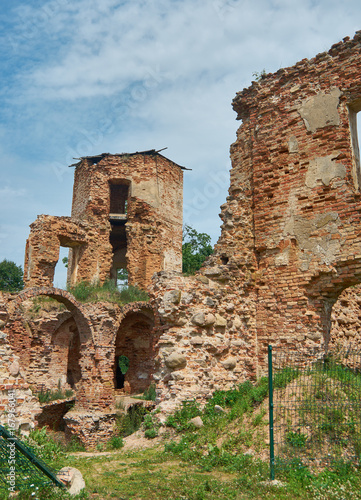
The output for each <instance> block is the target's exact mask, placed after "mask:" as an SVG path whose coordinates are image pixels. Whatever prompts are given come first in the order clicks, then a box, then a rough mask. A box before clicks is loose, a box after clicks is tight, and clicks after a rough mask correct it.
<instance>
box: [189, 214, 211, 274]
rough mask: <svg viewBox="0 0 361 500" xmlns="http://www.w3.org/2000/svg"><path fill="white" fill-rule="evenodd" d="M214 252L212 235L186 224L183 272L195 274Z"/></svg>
mask: <svg viewBox="0 0 361 500" xmlns="http://www.w3.org/2000/svg"><path fill="white" fill-rule="evenodd" d="M212 253H213V247H212V245H211V237H210V236H209V235H208V234H206V233H199V232H198V231H196V230H195V229H193V227H191V226H189V225H188V224H186V225H185V226H184V228H183V245H182V259H183V266H182V270H183V273H185V274H194V273H195V272H196V271H198V269H200V268H201V267H202V264H203V262H204V261H205V260H206V258H207V257H208V256H209V255H211V254H212Z"/></svg>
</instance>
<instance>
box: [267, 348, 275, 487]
mask: <svg viewBox="0 0 361 500" xmlns="http://www.w3.org/2000/svg"><path fill="white" fill-rule="evenodd" d="M268 394H269V452H270V478H271V481H273V480H274V478H275V448H274V435H273V370H272V346H271V345H269V346H268Z"/></svg>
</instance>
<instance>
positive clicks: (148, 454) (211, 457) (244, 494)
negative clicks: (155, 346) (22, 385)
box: [0, 372, 361, 500]
mask: <svg viewBox="0 0 361 500" xmlns="http://www.w3.org/2000/svg"><path fill="white" fill-rule="evenodd" d="M342 376H343V375H342ZM285 377H286V378H288V380H289V381H291V380H295V378H297V377H298V375H297V376H295V373H291V372H288V373H287V374H286V375H285ZM321 381H322V377H321V376H319V382H320V383H321ZM280 387H281V389H280V390H283V388H284V387H285V385H284V384H283V382H282V383H281V384H280ZM332 387H334V386H332ZM316 393H317V385H316ZM266 396H267V384H266V380H265V379H261V380H260V381H259V382H258V383H257V384H251V383H250V382H246V383H244V384H240V385H239V386H237V387H235V388H234V389H232V390H230V391H216V392H215V393H214V394H213V397H212V398H211V399H210V400H209V401H208V403H207V404H206V406H205V407H204V408H201V407H200V405H199V404H198V403H197V402H196V401H188V402H184V403H183V404H182V406H181V407H180V408H179V409H178V410H177V411H176V412H175V413H174V414H173V415H172V416H170V417H169V418H168V420H167V426H168V427H167V429H166V430H165V433H164V432H163V434H162V435H163V438H157V439H155V440H154V441H153V442H154V443H155V445H154V447H152V448H149V449H143V450H142V449H140V450H137V451H124V448H123V446H122V445H123V439H122V437H121V434H122V433H123V435H124V434H128V433H129V432H131V431H132V429H134V428H135V427H137V426H139V425H142V428H143V430H144V432H145V433H147V434H148V437H149V439H154V438H156V434H158V431H159V423H158V421H157V418H156V413H144V412H139V413H138V414H136V412H134V415H130V414H129V415H128V416H127V415H126V416H125V417H123V420H121V421H119V422H118V430H117V434H116V435H115V436H114V437H113V438H112V439H111V440H110V441H109V442H108V443H100V447H99V448H101V449H102V450H113V451H111V452H109V453H108V454H107V455H102V456H100V455H97V454H95V455H94V456H88V457H84V456H78V455H76V454H69V453H68V452H66V451H65V450H64V449H63V448H61V446H60V445H58V444H54V443H53V442H52V440H51V439H50V438H49V436H48V435H47V433H46V431H45V430H43V429H42V430H40V431H36V432H35V433H32V434H31V438H30V439H31V440H32V441H31V442H32V443H33V448H34V449H35V450H37V452H38V453H39V454H41V457H42V458H43V459H44V460H45V461H49V462H50V464H51V465H52V466H55V467H57V468H60V467H62V466H64V465H68V466H72V467H76V468H77V469H79V470H80V471H81V472H82V474H83V476H84V479H85V481H86V492H84V493H82V496H81V498H82V499H83V500H90V499H92V500H93V499H99V500H111V499H117V500H122V499H124V500H128V499H129V500H130V499H134V500H136V499H144V500H216V499H217V500H228V499H236V500H248V499H249V500H250V499H252V500H253V499H255V500H257V499H260V500H261V499H262V500H264V499H265V498H267V499H279V500H290V499H305V500H306V499H315V500H341V499H345V500H347V499H350V500H351V499H352V500H354V499H355V500H361V473H360V472H361V471H360V470H359V469H358V468H357V467H355V466H354V465H352V464H351V463H349V462H346V461H343V460H334V461H332V462H331V463H330V464H329V466H328V467H327V468H324V469H323V470H322V471H319V470H318V471H317V468H316V469H315V468H313V469H311V468H310V467H307V466H306V465H305V464H304V463H302V461H301V460H300V459H299V458H297V457H295V456H293V457H291V459H288V460H287V461H286V460H284V461H283V462H282V461H281V460H278V463H277V465H278V467H277V476H276V478H277V479H278V480H279V481H281V482H282V485H281V486H276V485H271V484H270V483H269V481H268V478H269V463H268V445H267V442H266V439H267V437H268V425H267V424H268V422H267V412H266V410H265V408H266V407H267V400H265V398H266ZM216 405H219V406H222V408H224V409H225V411H224V412H220V411H219V410H218V409H217V407H216ZM194 416H200V417H201V418H202V421H203V423H204V426H203V427H202V428H196V427H194V426H192V425H190V424H189V420H190V419H191V418H193V417H194ZM334 418H335V420H336V421H337V419H340V418H341V415H336V417H335V416H334ZM142 422H143V423H142ZM313 423H314V424H315V423H317V422H316V421H315V422H313ZM324 432H326V429H325V430H324ZM327 432H328V431H327ZM160 439H162V441H159V440H160ZM287 441H288V445H289V446H290V447H292V449H293V450H296V451H297V450H302V449H303V448H304V447H305V445H306V437H305V435H304V434H303V433H302V432H301V430H298V431H289V432H288V434H287ZM250 450H251V451H250ZM27 495H28V496H26V494H25V493H24V494H21V495H20V496H19V497H18V498H20V499H25V498H34V497H31V496H30V492H28V493H27ZM0 498H7V497H6V496H3V497H1V494H0ZM37 498H39V499H41V500H43V499H44V500H45V499H49V500H52V499H63V498H67V497H66V496H65V494H64V493H62V492H57V491H51V490H48V491H46V492H40V493H39V494H38V496H37ZM73 498H74V497H73Z"/></svg>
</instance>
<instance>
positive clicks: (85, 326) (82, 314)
mask: <svg viewBox="0 0 361 500" xmlns="http://www.w3.org/2000/svg"><path fill="white" fill-rule="evenodd" d="M42 295H43V296H46V297H51V298H53V299H55V300H57V301H58V302H60V303H61V304H64V305H65V306H66V307H67V309H68V310H69V311H70V312H71V313H72V315H73V317H74V320H75V322H76V325H77V327H78V330H79V335H80V341H81V342H82V343H86V342H88V341H90V340H92V341H93V343H94V332H93V328H92V326H91V319H90V318H89V316H88V315H87V313H86V311H85V309H84V308H83V306H82V304H81V303H80V302H78V301H77V300H76V298H75V297H74V296H73V295H72V294H71V293H69V292H67V291H66V290H62V289H61V288H53V287H34V288H27V289H25V290H23V291H21V292H20V293H19V294H18V296H17V297H16V299H14V300H13V301H12V302H11V303H10V304H9V310H10V312H15V311H16V308H17V307H18V306H20V305H21V303H22V302H24V301H25V300H28V299H32V298H34V297H39V296H42Z"/></svg>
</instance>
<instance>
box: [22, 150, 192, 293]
mask: <svg viewBox="0 0 361 500" xmlns="http://www.w3.org/2000/svg"><path fill="white" fill-rule="evenodd" d="M72 166H74V167H75V176H74V189H73V204H72V212H71V217H53V216H49V215H40V216H38V218H37V220H36V221H35V222H34V223H33V224H31V226H30V227H31V231H30V236H29V239H28V241H27V243H26V254H25V269H24V280H25V284H26V286H27V287H32V286H52V285H53V279H54V270H55V266H56V264H57V262H58V259H59V248H60V246H62V247H68V248H69V250H70V251H69V267H68V283H69V284H70V285H71V286H73V285H75V284H76V283H79V282H80V281H88V282H90V283H96V282H100V283H103V282H104V281H106V280H108V279H110V278H113V279H116V275H117V270H119V269H126V270H127V271H128V275H129V283H130V284H134V285H135V284H136V285H138V286H140V287H142V288H145V287H146V286H147V285H149V283H150V280H151V277H152V276H153V274H154V273H155V272H157V271H162V270H170V269H172V270H177V271H181V270H182V220H183V215H182V212H183V170H184V167H180V166H179V165H177V164H176V163H174V162H172V161H170V160H168V159H167V158H165V157H164V156H163V155H161V154H160V153H159V152H157V151H155V150H150V151H143V152H137V153H133V154H119V155H118V154H117V155H111V154H101V155H98V156H91V157H85V158H81V159H80V160H79V162H78V163H76V164H74V165H72Z"/></svg>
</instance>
